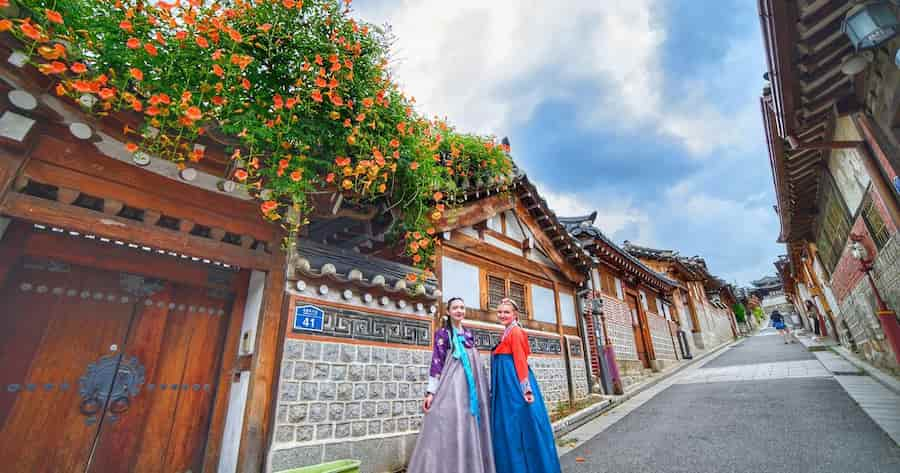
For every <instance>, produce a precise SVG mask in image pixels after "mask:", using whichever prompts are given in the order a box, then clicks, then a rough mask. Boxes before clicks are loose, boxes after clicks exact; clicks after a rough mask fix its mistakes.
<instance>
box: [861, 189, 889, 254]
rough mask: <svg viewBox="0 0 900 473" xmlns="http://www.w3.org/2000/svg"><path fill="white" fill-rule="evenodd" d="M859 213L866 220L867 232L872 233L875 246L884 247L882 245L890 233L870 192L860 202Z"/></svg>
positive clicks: (885, 242)
mask: <svg viewBox="0 0 900 473" xmlns="http://www.w3.org/2000/svg"><path fill="white" fill-rule="evenodd" d="M860 213H861V214H862V216H863V220H865V222H866V226H867V227H869V233H870V234H871V235H872V241H874V242H875V247H876V248H878V249H879V250H880V249H882V248H884V245H886V244H887V242H888V239H890V235H889V234H888V230H887V226H886V225H885V224H884V219H882V218H881V213H880V212H879V211H878V207H877V206H876V205H875V199H873V198H872V194H869V195H868V196H866V200H864V201H863V204H862V212H860Z"/></svg>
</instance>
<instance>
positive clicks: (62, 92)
mask: <svg viewBox="0 0 900 473" xmlns="http://www.w3.org/2000/svg"><path fill="white" fill-rule="evenodd" d="M56 95H59V96H63V95H66V87H65V86H64V85H62V84H56Z"/></svg>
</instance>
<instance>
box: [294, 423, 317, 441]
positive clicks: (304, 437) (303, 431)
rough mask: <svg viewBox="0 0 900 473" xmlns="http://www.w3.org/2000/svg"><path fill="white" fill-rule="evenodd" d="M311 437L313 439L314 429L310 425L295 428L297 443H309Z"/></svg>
mask: <svg viewBox="0 0 900 473" xmlns="http://www.w3.org/2000/svg"><path fill="white" fill-rule="evenodd" d="M313 437H315V427H313V426H311V425H301V426H299V427H297V434H296V439H297V441H298V442H309V441H311V440H312V439H313Z"/></svg>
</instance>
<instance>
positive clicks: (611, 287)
mask: <svg viewBox="0 0 900 473" xmlns="http://www.w3.org/2000/svg"><path fill="white" fill-rule="evenodd" d="M600 285H601V286H602V289H603V293H604V294H606V295H607V296H610V297H616V278H615V276H613V275H612V274H610V273H608V272H606V271H601V272H600Z"/></svg>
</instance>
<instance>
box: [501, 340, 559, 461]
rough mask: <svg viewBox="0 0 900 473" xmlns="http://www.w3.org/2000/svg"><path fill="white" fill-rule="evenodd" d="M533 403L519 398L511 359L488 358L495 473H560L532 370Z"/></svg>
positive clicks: (529, 375)
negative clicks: (489, 360)
mask: <svg viewBox="0 0 900 473" xmlns="http://www.w3.org/2000/svg"><path fill="white" fill-rule="evenodd" d="M528 379H529V380H530V381H531V389H532V392H533V393H534V402H533V403H531V404H528V403H527V402H525V398H524V396H523V395H522V388H521V386H519V379H518V376H517V375H516V367H515V365H513V358H512V355H493V356H491V430H492V435H493V443H494V461H495V463H496V465H497V473H559V472H560V467H559V456H558V455H557V453H556V441H555V439H554V438H553V428H552V427H551V426H550V418H549V417H548V416H547V408H546V407H544V397H543V396H542V395H541V390H540V389H539V388H538V384H537V380H536V379H535V378H534V373H533V372H532V371H531V368H528Z"/></svg>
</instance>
